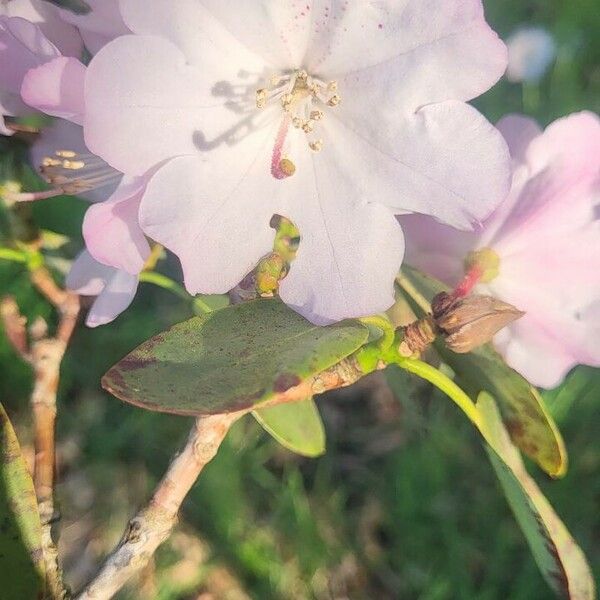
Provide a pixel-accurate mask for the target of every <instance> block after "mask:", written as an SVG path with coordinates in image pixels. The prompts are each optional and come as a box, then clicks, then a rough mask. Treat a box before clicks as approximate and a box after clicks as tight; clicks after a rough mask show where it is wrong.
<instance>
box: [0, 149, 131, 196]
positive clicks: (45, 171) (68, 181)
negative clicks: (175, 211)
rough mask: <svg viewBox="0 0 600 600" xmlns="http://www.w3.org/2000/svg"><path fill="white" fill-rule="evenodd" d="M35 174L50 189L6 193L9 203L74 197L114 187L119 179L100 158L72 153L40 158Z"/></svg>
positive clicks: (119, 176)
mask: <svg viewBox="0 0 600 600" xmlns="http://www.w3.org/2000/svg"><path fill="white" fill-rule="evenodd" d="M39 171H40V175H41V176H42V177H43V178H44V179H45V180H46V182H47V183H48V184H49V185H50V186H51V189H49V190H44V191H41V192H18V193H10V194H8V195H9V196H10V198H9V199H10V200H11V201H14V202H32V201H35V200H44V199H46V198H54V197H55V196H61V195H63V194H67V195H69V196H76V195H78V194H81V193H84V192H89V191H91V190H94V189H98V188H101V187H103V186H105V185H109V184H112V183H117V182H118V181H119V179H120V178H121V177H122V174H121V173H120V172H119V171H117V170H116V169H113V168H112V167H111V166H110V165H108V164H107V163H105V162H104V161H103V160H102V159H101V158H98V157H97V156H95V155H93V154H79V153H77V152H75V151H73V150H57V151H56V152H55V153H54V154H53V155H52V156H46V157H44V158H43V159H42V164H41V165H40V167H39ZM4 195H5V196H6V195H7V194H6V193H5V194H4Z"/></svg>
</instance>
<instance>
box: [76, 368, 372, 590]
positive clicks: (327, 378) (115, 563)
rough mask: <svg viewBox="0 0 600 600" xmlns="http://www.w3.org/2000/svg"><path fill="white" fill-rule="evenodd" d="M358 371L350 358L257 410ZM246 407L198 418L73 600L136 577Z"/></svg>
mask: <svg viewBox="0 0 600 600" xmlns="http://www.w3.org/2000/svg"><path fill="white" fill-rule="evenodd" d="M363 375H364V373H363V372H362V371H361V370H360V368H359V367H358V365H357V364H356V363H355V362H354V361H353V360H350V359H347V360H343V361H341V362H340V363H338V364H337V365H335V366H334V367H332V368H331V369H328V370H327V371H324V372H323V373H320V374H318V375H316V376H314V377H311V378H309V379H307V380H305V381H304V382H302V383H301V384H300V385H298V386H296V387H293V388H290V389H289V390H287V391H286V392H283V393H281V394H278V395H277V396H276V397H275V398H273V399H272V400H270V401H269V402H268V403H265V404H264V405H263V406H265V407H266V406H272V405H275V404H282V403H285V402H294V401H297V400H302V399H304V398H306V397H308V396H312V395H313V394H320V393H322V392H325V391H327V390H332V389H336V388H340V387H345V386H348V385H351V384H353V383H355V382H356V381H357V380H358V379H360V378H361V377H362V376H363ZM250 410H251V409H246V410H243V411H239V412H235V413H228V414H223V415H210V416H205V417H198V418H197V419H196V422H195V424H194V427H193V428H192V430H191V432H190V435H189V438H188V441H187V444H186V445H185V448H184V449H183V451H182V452H181V453H180V454H178V455H177V456H176V457H175V458H174V459H173V461H172V462H171V465H170V466H169V469H168V471H167V473H166V474H165V476H164V477H163V479H162V481H161V482H160V483H159V485H158V487H157V488H156V490H155V491H154V494H153V496H152V499H151V500H150V502H149V504H148V505H147V506H146V507H145V508H143V509H141V510H140V511H139V512H138V514H137V515H136V516H135V517H134V518H133V519H131V521H130V522H129V525H128V527H127V530H126V531H125V533H124V535H123V537H122V539H121V541H120V543H119V545H118V546H117V548H116V549H115V550H114V551H113V552H112V554H110V555H109V556H108V558H107V559H106V560H105V562H104V564H103V566H102V567H101V569H100V572H99V573H98V574H97V575H96V577H95V578H94V579H93V580H92V581H91V582H90V583H89V584H88V585H87V586H86V588H85V589H84V590H83V591H82V592H81V594H80V595H79V596H78V597H77V600H92V599H93V600H108V599H109V598H112V597H113V596H114V594H116V593H117V592H118V591H119V590H120V589H121V588H122V587H123V586H124V585H125V583H126V582H127V581H128V580H129V579H130V578H131V577H132V576H133V575H135V574H136V573H139V572H140V571H141V570H142V569H143V568H144V567H145V566H146V565H147V564H148V562H149V560H150V559H151V558H152V556H153V554H154V552H155V551H156V549H157V548H158V546H160V544H162V543H163V542H164V541H165V540H166V539H167V538H168V537H169V535H170V534H171V531H172V530H173V527H174V526H175V523H176V521H177V513H178V511H179V508H180V506H181V503H182V502H183V500H184V499H185V497H186V495H187V493H188V492H189V490H190V489H191V487H192V485H193V484H194V482H195V481H196V479H197V478H198V476H199V475H200V473H201V472H202V469H203V468H204V467H205V466H206V465H207V464H208V463H209V462H210V461H211V460H212V458H213V457H214V456H215V455H216V453H217V450H218V448H219V446H220V444H221V442H222V441H223V439H224V438H225V435H226V434H227V431H228V430H229V428H230V427H231V425H232V424H233V423H234V422H235V421H237V420H238V419H239V418H240V417H242V416H243V415H245V414H246V413H247V412H249V411H250Z"/></svg>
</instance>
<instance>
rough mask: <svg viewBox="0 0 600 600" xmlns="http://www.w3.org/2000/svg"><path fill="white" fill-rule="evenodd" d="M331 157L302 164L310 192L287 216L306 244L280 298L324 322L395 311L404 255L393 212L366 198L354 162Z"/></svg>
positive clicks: (291, 205)
mask: <svg viewBox="0 0 600 600" xmlns="http://www.w3.org/2000/svg"><path fill="white" fill-rule="evenodd" d="M329 156H330V155H329V154H327V153H323V154H321V155H318V156H316V157H314V158H312V159H311V158H308V159H306V160H305V161H304V163H302V164H300V165H299V169H298V173H297V175H298V176H300V175H302V176H303V177H304V179H305V180H306V181H307V184H306V186H305V187H306V189H305V191H304V193H303V195H302V197H301V198H291V199H288V200H292V202H289V203H288V206H287V208H286V209H285V211H284V212H283V213H282V214H284V215H285V216H286V217H288V218H289V219H291V220H292V221H293V222H294V224H295V225H296V226H297V227H298V229H299V230H300V247H299V250H298V253H297V255H296V258H295V260H294V262H293V263H292V265H291V268H290V272H289V274H288V276H287V277H286V278H285V279H284V280H283V281H282V282H281V286H280V295H281V298H282V299H283V301H284V302H286V303H287V304H289V305H290V306H291V307H292V308H294V309H295V310H296V311H298V312H299V313H300V314H302V315H303V316H304V317H306V318H307V319H309V320H310V321H312V322H313V323H316V324H319V325H324V324H327V323H331V322H333V321H337V320H340V319H344V318H348V317H359V316H365V315H372V314H375V313H378V312H381V311H383V310H386V309H388V308H389V307H390V306H391V305H392V304H393V302H394V279H395V277H396V275H397V274H398V271H399V269H400V265H401V263H402V256H403V253H404V239H403V236H402V230H401V228H400V226H399V224H398V222H397V221H396V219H395V217H394V216H393V214H392V213H391V212H390V211H389V210H388V209H387V208H385V207H384V206H381V205H379V204H371V203H367V202H366V201H365V200H366V199H368V197H367V198H365V197H364V196H363V195H362V194H361V189H360V187H358V188H357V187H356V186H355V182H354V181H353V180H352V179H351V178H349V177H346V175H347V170H346V169H352V168H353V166H354V165H346V166H345V167H346V168H345V169H342V170H338V169H336V168H335V167H334V166H333V165H332V162H331V159H329V158H328V157H329ZM311 161H312V163H313V164H312V165H311ZM374 199H376V198H374Z"/></svg>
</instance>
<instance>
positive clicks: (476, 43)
mask: <svg viewBox="0 0 600 600" xmlns="http://www.w3.org/2000/svg"><path fill="white" fill-rule="evenodd" d="M326 15H327V16H326V17H324V18H323V23H320V22H319V19H316V25H315V27H316V28H317V29H318V30H319V33H316V34H315V38H316V39H315V40H311V42H310V44H309V57H308V61H307V63H308V64H307V68H308V69H309V71H315V72H317V73H319V74H321V75H323V76H327V77H328V78H332V77H333V78H336V79H339V82H340V93H341V94H342V97H343V101H344V102H345V103H346V102H348V103H352V104H354V105H356V106H357V107H359V110H363V111H364V110H365V105H366V104H368V105H370V106H372V107H377V111H378V112H379V111H391V110H394V111H401V112H411V111H414V110H416V109H417V108H419V107H420V106H423V105H425V104H430V103H433V102H441V101H444V100H470V99H472V98H474V97H476V96H479V95H480V94H481V93H483V92H484V91H486V90H488V89H489V88H490V87H491V86H492V85H493V84H494V83H496V81H498V79H499V78H500V77H501V76H502V74H503V72H504V70H505V68H506V63H507V52H506V47H505V46H504V44H503V43H502V41H501V40H500V39H499V38H498V36H497V35H496V34H495V33H494V32H493V31H492V30H491V29H490V28H489V26H488V25H487V23H486V22H485V19H484V15H483V9H482V6H481V1H480V0H462V1H451V2H449V1H448V0H408V1H404V2H397V1H395V0H387V1H383V2H377V3H374V2H361V1H355V2H350V3H347V2H346V3H344V2H340V3H337V5H336V6H334V7H332V8H331V9H330V10H329V11H327V12H326ZM319 41H320V43H319ZM360 107H361V108H360Z"/></svg>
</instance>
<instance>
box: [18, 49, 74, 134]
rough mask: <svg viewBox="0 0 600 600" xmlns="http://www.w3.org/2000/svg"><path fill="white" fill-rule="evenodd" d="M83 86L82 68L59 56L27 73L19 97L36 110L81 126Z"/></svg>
mask: <svg viewBox="0 0 600 600" xmlns="http://www.w3.org/2000/svg"><path fill="white" fill-rule="evenodd" d="M84 83H85V66H84V65H83V64H82V63H81V62H80V61H79V60H77V59H76V58H67V57H66V56H59V57H58V58H55V59H53V60H51V61H49V62H47V63H45V64H43V65H41V66H39V67H37V68H35V69H31V70H30V71H28V72H27V74H26V75H25V77H24V79H23V84H22V86H21V97H22V98H23V100H24V101H25V102H26V103H27V104H29V106H31V107H32V108H35V109H36V110H39V111H41V112H45V113H46V114H48V115H52V116H53V117H62V118H63V119H67V120H69V121H72V122H73V123H77V125H82V124H83V115H84V112H85V104H84V98H83V90H84Z"/></svg>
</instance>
